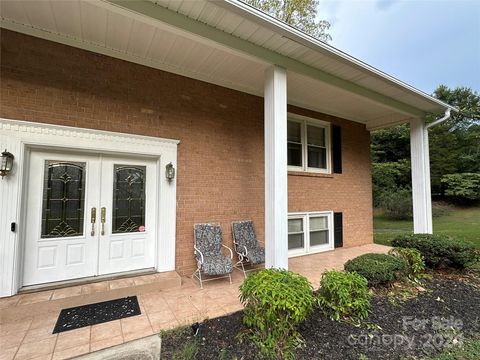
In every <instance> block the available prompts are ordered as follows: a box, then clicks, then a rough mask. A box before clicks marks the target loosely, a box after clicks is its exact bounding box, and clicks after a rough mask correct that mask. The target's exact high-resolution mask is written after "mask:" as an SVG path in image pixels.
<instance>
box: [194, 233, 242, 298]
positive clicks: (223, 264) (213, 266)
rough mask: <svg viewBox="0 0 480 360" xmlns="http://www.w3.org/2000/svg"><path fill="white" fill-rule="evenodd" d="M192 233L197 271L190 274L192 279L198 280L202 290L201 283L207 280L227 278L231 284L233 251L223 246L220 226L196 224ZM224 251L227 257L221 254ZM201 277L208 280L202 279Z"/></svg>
mask: <svg viewBox="0 0 480 360" xmlns="http://www.w3.org/2000/svg"><path fill="white" fill-rule="evenodd" d="M193 233H194V237H195V244H194V249H195V250H194V254H195V258H196V260H197V270H196V271H195V272H194V273H193V274H192V278H194V277H195V278H197V279H198V281H199V282H200V287H201V288H202V289H203V282H204V281H209V280H216V279H221V278H228V279H229V280H230V284H231V283H232V276H231V273H232V271H233V265H232V259H233V251H232V249H230V248H229V247H228V246H225V245H223V243H222V242H223V238H222V229H221V228H220V225H218V224H196V225H195V226H194V229H193ZM224 249H228V251H229V255H225V254H224V253H223V251H222V250H224ZM202 275H206V276H209V277H210V278H208V279H203V278H202ZM212 276H213V277H212Z"/></svg>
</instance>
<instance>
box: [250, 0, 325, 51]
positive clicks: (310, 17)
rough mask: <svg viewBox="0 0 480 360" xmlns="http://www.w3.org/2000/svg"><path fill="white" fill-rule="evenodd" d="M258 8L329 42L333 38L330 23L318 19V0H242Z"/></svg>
mask: <svg viewBox="0 0 480 360" xmlns="http://www.w3.org/2000/svg"><path fill="white" fill-rule="evenodd" d="M242 1H243V2H245V3H247V4H249V5H251V6H253V7H256V8H257V9H259V10H261V11H263V12H265V13H267V14H269V15H271V16H273V17H274V18H276V19H278V20H281V21H283V22H285V23H287V24H288V25H290V26H293V27H294V28H296V29H298V30H300V31H302V32H304V33H306V34H308V35H310V36H313V37H314V38H316V39H318V40H320V41H323V42H325V43H326V42H328V41H330V40H332V37H331V36H330V34H328V33H327V30H328V29H329V28H330V23H329V22H328V21H326V20H319V21H317V19H316V18H317V8H318V0H242Z"/></svg>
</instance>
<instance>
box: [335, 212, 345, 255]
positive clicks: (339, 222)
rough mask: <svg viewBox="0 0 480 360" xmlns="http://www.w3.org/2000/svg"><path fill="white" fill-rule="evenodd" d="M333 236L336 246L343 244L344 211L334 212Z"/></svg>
mask: <svg viewBox="0 0 480 360" xmlns="http://www.w3.org/2000/svg"><path fill="white" fill-rule="evenodd" d="M333 238H334V244H335V247H336V248H337V247H342V246H343V213H341V212H336V213H333Z"/></svg>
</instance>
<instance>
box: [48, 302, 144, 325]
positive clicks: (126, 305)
mask: <svg viewBox="0 0 480 360" xmlns="http://www.w3.org/2000/svg"><path fill="white" fill-rule="evenodd" d="M140 314H141V312H140V306H139V305H138V300H137V297H136V296H129V297H126V298H122V299H115V300H110V301H103V302H99V303H95V304H89V305H82V306H77V307H73V308H69V309H63V310H62V311H61V312H60V315H59V316H58V320H57V323H56V324H55V328H54V329H53V334H56V333H59V332H63V331H68V330H74V329H79V328H82V327H84V326H89V325H95V324H101V323H104V322H107V321H113V320H118V319H123V318H127V317H130V316H135V315H140Z"/></svg>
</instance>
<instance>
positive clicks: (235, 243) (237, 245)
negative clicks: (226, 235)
mask: <svg viewBox="0 0 480 360" xmlns="http://www.w3.org/2000/svg"><path fill="white" fill-rule="evenodd" d="M233 245H235V251H236V252H237V254H239V255H242V256H247V254H248V250H247V247H246V246H245V245H242V247H243V248H244V249H245V252H241V251H239V249H238V248H239V247H240V245H239V244H238V243H237V242H236V241H234V242H233Z"/></svg>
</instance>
